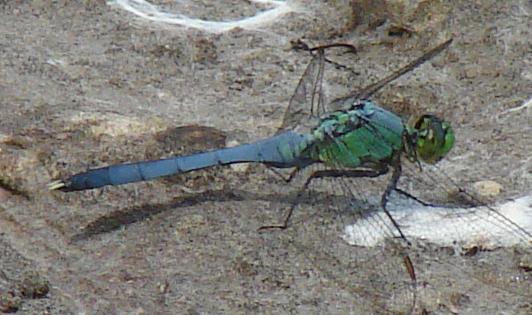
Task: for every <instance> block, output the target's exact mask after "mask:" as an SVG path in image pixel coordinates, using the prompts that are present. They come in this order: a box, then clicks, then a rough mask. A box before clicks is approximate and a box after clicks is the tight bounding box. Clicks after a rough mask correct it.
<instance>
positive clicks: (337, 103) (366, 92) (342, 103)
mask: <svg viewBox="0 0 532 315" xmlns="http://www.w3.org/2000/svg"><path fill="white" fill-rule="evenodd" d="M452 41H453V39H452V38H450V39H448V40H446V41H445V42H443V43H441V44H439V45H437V46H436V47H434V48H431V49H430V50H428V51H427V52H425V53H424V54H423V55H421V57H419V58H417V59H415V60H413V61H411V62H410V63H408V64H407V65H405V66H403V67H401V68H400V69H399V70H397V71H395V72H394V73H392V74H390V75H389V76H387V77H385V78H383V79H381V80H379V81H377V82H375V83H372V84H370V85H368V86H366V87H364V88H362V89H359V90H355V91H354V92H353V93H351V94H349V95H346V96H343V97H339V98H337V99H334V100H333V101H332V102H331V103H330V107H332V108H349V107H350V106H351V105H352V104H353V103H354V102H356V101H357V100H361V99H367V98H369V97H371V96H372V95H373V94H375V93H376V92H377V91H379V90H380V89H381V88H383V87H384V86H385V85H387V84H388V83H390V82H392V81H394V80H396V79H397V78H399V77H401V76H402V75H404V74H406V73H408V72H410V71H413V70H414V69H416V68H417V67H419V66H420V65H422V64H423V63H425V62H426V61H428V60H431V59H432V58H433V57H435V56H436V55H438V54H439V53H441V52H442V51H443V50H445V48H447V47H448V46H449V45H450V44H451V43H452Z"/></svg>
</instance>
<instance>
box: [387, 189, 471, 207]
mask: <svg viewBox="0 0 532 315" xmlns="http://www.w3.org/2000/svg"><path fill="white" fill-rule="evenodd" d="M394 190H395V191H396V192H397V193H399V194H401V195H403V196H405V197H406V198H409V199H412V200H414V201H415V202H418V203H420V204H421V205H423V206H425V207H431V208H456V205H453V204H439V203H431V202H427V201H424V200H422V199H420V198H418V197H416V196H414V195H412V194H410V193H409V192H406V191H404V190H402V189H401V188H397V187H396V188H395V189H394ZM467 206H469V207H474V206H476V204H475V203H473V202H469V203H468V204H467Z"/></svg>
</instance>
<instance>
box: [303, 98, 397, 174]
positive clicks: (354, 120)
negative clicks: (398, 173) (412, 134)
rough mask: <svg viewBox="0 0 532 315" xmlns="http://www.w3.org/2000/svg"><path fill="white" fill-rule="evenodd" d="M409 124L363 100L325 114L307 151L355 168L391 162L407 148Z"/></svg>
mask: <svg viewBox="0 0 532 315" xmlns="http://www.w3.org/2000/svg"><path fill="white" fill-rule="evenodd" d="M404 131H405V126H404V124H403V122H402V121H401V118H400V117H398V116H397V115H395V114H393V113H392V112H389V111H387V110H384V109H383V108H380V107H378V106H377V105H375V104H374V103H373V102H371V101H362V102H360V103H358V104H356V105H354V106H353V107H351V108H350V109H349V110H344V111H337V112H333V113H331V114H330V115H329V116H327V117H325V118H323V119H322V120H321V122H320V124H319V126H317V127H316V128H314V129H313V130H312V132H311V137H312V139H313V141H311V142H310V143H309V146H308V147H307V149H306V150H305V152H304V153H305V155H307V156H309V157H310V158H311V159H312V160H314V161H319V162H322V163H325V164H327V165H330V166H335V167H347V168H354V167H360V166H370V165H376V164H381V163H386V162H389V161H390V160H391V159H392V157H393V156H394V155H395V154H396V153H398V152H402V151H403V147H404V145H403V139H404V138H403V136H404Z"/></svg>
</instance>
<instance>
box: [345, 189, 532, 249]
mask: <svg viewBox="0 0 532 315" xmlns="http://www.w3.org/2000/svg"><path fill="white" fill-rule="evenodd" d="M493 210H495V211H493ZM392 215H393V217H394V219H395V220H396V221H397V223H398V224H399V226H400V227H401V231H402V232H403V233H404V235H405V236H406V238H407V239H422V240H424V241H427V242H431V243H434V244H438V245H441V246H454V245H455V244H461V245H463V246H464V247H471V246H480V247H482V248H492V247H495V246H512V245H517V244H519V243H522V242H523V238H526V236H525V233H523V232H520V231H519V229H518V228H517V227H516V226H515V225H514V224H517V225H519V227H521V228H522V229H523V230H524V231H527V232H528V233H532V196H525V197H521V198H518V199H514V200H510V201H508V202H506V203H504V204H501V205H498V206H494V207H493V208H488V207H474V208H466V209H461V208H435V207H425V206H421V205H419V204H413V203H412V204H410V205H407V206H405V205H401V206H400V207H399V209H398V210H394V211H393V212H392ZM509 220H511V221H512V222H513V223H512V222H509ZM375 222H376V221H375V219H374V216H372V217H371V218H368V219H364V220H359V221H357V222H356V223H355V224H353V225H348V226H346V227H345V230H344V235H343V236H342V237H343V239H344V240H345V241H346V242H348V243H349V244H352V245H358V246H375V245H378V244H381V243H383V241H384V239H385V238H386V237H388V235H386V234H385V233H389V231H383V230H382V229H377V230H378V231H376V229H375V227H374V225H375ZM372 227H373V228H372ZM361 231H372V234H373V235H372V236H371V237H368V235H367V234H368V233H361ZM530 241H532V240H530Z"/></svg>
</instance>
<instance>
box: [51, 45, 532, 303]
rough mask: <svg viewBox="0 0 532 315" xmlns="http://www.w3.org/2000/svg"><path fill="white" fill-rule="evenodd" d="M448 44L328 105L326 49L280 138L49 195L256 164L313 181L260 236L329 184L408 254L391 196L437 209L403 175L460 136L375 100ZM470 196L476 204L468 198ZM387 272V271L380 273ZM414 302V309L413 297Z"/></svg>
mask: <svg viewBox="0 0 532 315" xmlns="http://www.w3.org/2000/svg"><path fill="white" fill-rule="evenodd" d="M451 43H452V39H449V40H447V41H445V42H443V43H441V44H439V45H437V46H436V47H434V48H432V49H430V50H428V51H427V52H426V53H424V54H423V55H422V56H421V57H419V58H417V59H415V60H413V61H412V62H410V63H409V64H407V65H406V66H404V67H402V68H401V69H400V70H398V71H396V72H394V73H393V74H391V75H389V76H388V77H386V78H384V79H382V80H379V81H378V82H376V83H373V84H370V85H369V86H367V87H365V88H363V89H360V90H357V91H356V92H354V93H351V94H350V95H347V96H344V97H340V98H337V99H335V100H333V101H332V102H330V103H328V104H326V102H325V97H324V96H323V91H322V86H323V82H322V81H323V74H324V65H325V63H326V58H325V49H328V48H330V47H326V46H321V47H316V48H312V49H307V50H309V51H310V52H311V53H312V54H313V58H312V60H311V61H310V62H309V64H308V65H307V67H306V69H305V71H304V73H303V76H302V78H301V79H300V81H299V83H298V85H297V87H296V90H295V92H294V94H293V96H292V98H291V100H290V102H289V105H288V107H287V109H286V111H285V114H284V117H283V121H282V124H281V127H280V128H279V131H278V132H277V133H276V134H275V135H273V136H271V137H269V138H266V139H262V140H259V141H257V142H254V143H248V144H242V145H239V146H235V147H229V148H222V149H217V150H212V151H206V152H200V153H195V154H191V155H187V156H176V157H170V158H165V159H160V160H150V161H142V162H134V163H125V164H116V165H110V166H106V167H102V168H96V169H90V170H88V171H85V172H82V173H79V174H75V175H72V176H70V177H68V178H66V179H64V180H57V181H53V182H52V183H50V184H49V189H50V190H60V191H63V192H73V191H82V190H89V189H97V188H101V187H104V186H108V185H113V186H115V185H122V184H127V183H134V182H140V181H147V180H152V179H156V178H160V177H164V176H170V175H175V174H182V173H186V172H192V171H196V170H200V169H205V168H210V167H213V166H220V165H230V164H236V163H259V164H264V165H266V166H267V167H269V168H274V169H289V170H293V171H292V172H291V173H290V175H289V177H288V178H287V179H286V182H291V181H293V179H294V178H295V176H296V175H297V174H300V173H304V171H305V170H310V171H307V173H308V172H310V175H307V176H306V178H305V179H304V180H303V183H302V185H300V188H299V190H298V196H297V198H295V201H294V202H293V203H292V204H291V206H290V207H289V208H288V211H287V212H286V214H285V215H284V218H283V220H282V221H281V223H280V224H272V225H266V226H262V227H261V228H260V229H261V230H267V229H275V228H278V229H286V228H287V227H288V226H289V224H290V222H291V219H292V216H293V213H294V210H295V209H296V207H297V206H298V205H299V204H300V203H299V200H300V199H302V198H303V195H304V194H305V193H306V192H308V191H309V188H310V187H311V186H312V185H313V184H314V183H317V182H321V181H323V180H331V181H333V182H334V184H333V189H334V190H335V191H340V195H341V196H342V198H334V200H335V201H334V203H335V204H334V206H337V207H338V208H342V209H348V210H349V209H351V210H352V208H358V207H360V208H363V207H364V206H362V205H361V204H360V203H359V202H358V201H359V200H362V201H365V202H366V203H367V204H369V205H370V208H371V209H366V210H367V211H366V210H364V211H360V210H357V211H355V212H356V214H355V215H353V216H355V217H357V219H360V220H363V221H366V222H370V224H372V225H373V226H374V227H375V228H381V227H380V226H381V225H384V226H385V227H386V228H387V229H388V231H387V233H388V235H390V236H391V238H392V239H394V241H395V243H400V244H402V245H400V247H402V248H404V247H405V244H406V246H409V244H410V240H409V239H408V237H407V236H406V235H405V234H404V233H403V231H402V227H401V225H400V224H399V223H398V222H397V220H396V219H395V218H394V214H393V211H392V210H391V209H390V198H391V196H392V194H398V195H400V196H403V197H404V198H407V199H411V200H414V201H415V202H417V203H420V204H422V205H425V206H429V207H436V206H438V205H437V204H433V203H431V202H427V201H424V200H422V199H421V198H419V197H416V196H415V195H413V194H411V193H410V192H408V191H406V190H405V189H401V188H399V187H398V183H399V181H400V179H401V178H402V176H403V175H405V171H406V173H408V175H407V176H409V175H410V174H413V173H414V172H415V171H418V172H419V173H421V170H427V171H428V170H430V169H431V168H430V167H431V166H432V165H435V164H437V163H438V162H439V161H441V160H442V159H444V158H445V157H446V156H447V155H448V153H449V152H450V151H451V150H452V148H453V146H454V143H455V133H454V130H453V128H452V127H451V124H450V123H449V122H447V121H445V120H443V119H441V118H439V117H437V116H435V115H432V114H422V115H420V116H419V117H417V118H415V119H410V120H409V121H408V122H405V120H403V118H402V117H400V116H399V115H397V114H396V113H394V112H392V111H389V110H387V109H385V108H384V107H381V106H379V105H378V104H377V103H376V102H374V101H372V100H371V99H370V97H371V96H372V95H373V94H375V93H376V92H377V91H378V90H380V89H381V88H382V87H383V86H385V85H386V84H388V83H390V82H392V81H394V80H395V79H397V78H399V77H400V76H402V75H404V74H405V73H407V72H409V71H412V70H414V69H415V68H417V67H418V66H420V65H421V64H423V63H425V62H426V61H428V60H430V59H432V58H433V57H434V56H436V55H438V54H439V53H441V52H442V51H444V50H445V49H446V48H447V47H448V46H449V45H450V44H451ZM329 108H338V109H335V110H329ZM429 174H430V173H429ZM385 176H386V177H387V179H386V180H385V183H384V187H382V188H383V189H382V191H381V192H382V194H381V195H380V198H368V197H365V195H364V194H363V192H362V191H363V190H364V189H361V188H360V183H358V184H356V183H354V181H360V180H361V179H378V178H383V177H385ZM419 177H421V178H422V177H423V176H418V178H419ZM431 180H432V181H431ZM423 181H424V182H425V183H428V184H429V185H430V184H431V183H432V184H435V180H433V179H431V178H430V176H429V177H427V178H425V179H424V180H423ZM436 184H438V183H436ZM357 185H358V186H357ZM381 186H382V185H381ZM445 189H446V188H445ZM468 196H469V197H471V198H472V199H474V198H473V197H472V196H471V195H468ZM368 199H373V200H371V201H368ZM444 206H445V205H444ZM484 208H485V209H487V210H485V211H486V212H489V213H491V214H492V215H493V216H495V217H496V221H497V222H498V224H500V225H502V226H504V227H505V228H506V229H507V230H511V231H512V233H514V234H516V235H518V237H519V238H520V239H521V240H525V242H526V241H529V240H530V239H532V235H531V234H530V233H529V232H528V231H526V230H524V229H522V228H521V227H519V226H518V225H517V224H515V223H514V222H512V221H511V220H509V219H507V218H505V217H504V216H503V215H501V214H498V212H497V211H496V210H495V209H493V208H491V207H487V206H486V207H484ZM375 213H377V214H375ZM381 213H384V218H383V217H380V216H379V215H380V214H381ZM384 221H387V222H384ZM383 222H384V223H383ZM368 233H369V232H368ZM387 251H388V250H387V249H382V250H381V251H379V252H378V254H377V255H374V256H371V257H372V258H368V262H369V263H372V259H376V258H377V257H378V256H379V255H386V254H388V252H387ZM400 258H401V260H402V261H403V262H404V265H405V267H406V271H407V273H408V275H409V278H410V279H411V280H412V282H413V283H415V281H416V275H415V271H414V268H413V264H412V262H411V261H410V257H409V256H408V255H407V254H400ZM388 271H389V270H388V269H384V267H383V268H382V272H388ZM414 286H415V285H414ZM380 290H382V289H380ZM391 290H392V289H386V290H384V291H385V292H383V293H380V294H379V297H380V298H381V299H383V300H384V299H387V298H390V296H392V295H393V294H392V292H391ZM414 291H415V289H414ZM411 300H412V301H413V302H412V303H414V304H415V296H414V297H413V298H412V299H411ZM383 303H384V304H386V303H387V302H383Z"/></svg>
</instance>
